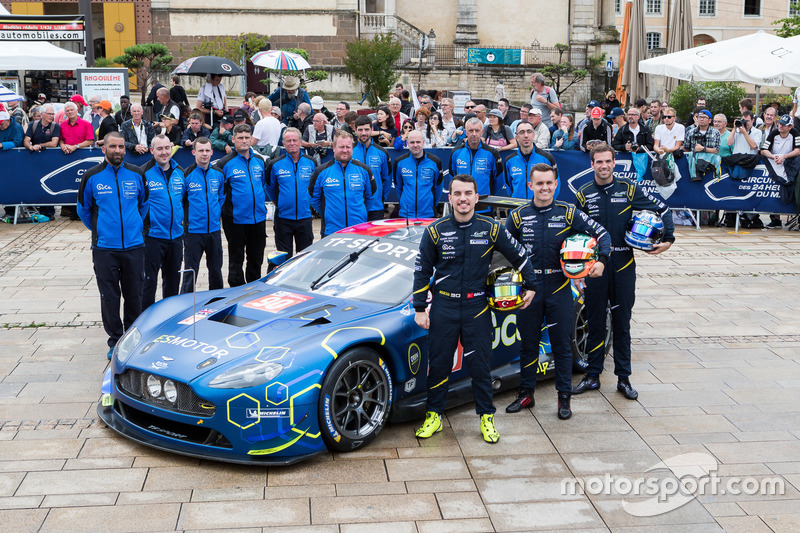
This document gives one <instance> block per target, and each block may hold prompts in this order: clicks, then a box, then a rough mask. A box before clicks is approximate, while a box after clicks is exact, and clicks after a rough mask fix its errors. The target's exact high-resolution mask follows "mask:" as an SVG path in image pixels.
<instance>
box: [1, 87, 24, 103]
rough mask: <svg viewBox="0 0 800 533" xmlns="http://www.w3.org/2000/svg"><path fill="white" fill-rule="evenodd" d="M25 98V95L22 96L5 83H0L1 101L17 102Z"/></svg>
mask: <svg viewBox="0 0 800 533" xmlns="http://www.w3.org/2000/svg"><path fill="white" fill-rule="evenodd" d="M24 99H25V97H24V96H20V95H18V94H17V93H15V92H14V91H12V90H11V89H9V88H8V87H6V86H5V85H2V84H0V102H16V101H18V100H24Z"/></svg>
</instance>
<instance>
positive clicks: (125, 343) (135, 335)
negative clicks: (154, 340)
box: [114, 328, 142, 363]
mask: <svg viewBox="0 0 800 533" xmlns="http://www.w3.org/2000/svg"><path fill="white" fill-rule="evenodd" d="M141 341H142V332H141V331H139V330H138V329H136V328H131V329H129V330H128V331H127V332H126V333H125V335H123V336H122V338H121V339H120V340H119V342H117V346H116V347H115V348H114V355H115V356H116V358H117V361H119V362H120V363H124V362H125V361H127V360H128V357H130V355H131V354H132V353H133V349H134V348H136V345H137V344H139V343H140V342H141Z"/></svg>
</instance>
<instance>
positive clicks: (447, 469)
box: [385, 458, 469, 481]
mask: <svg viewBox="0 0 800 533" xmlns="http://www.w3.org/2000/svg"><path fill="white" fill-rule="evenodd" d="M385 463H386V470H387V472H388V473H389V481H422V480H438V479H468V478H469V470H468V469H467V465H466V463H465V462H464V459H463V458H458V459H456V458H452V459H451V458H435V459H389V460H387V461H386V462H385Z"/></svg>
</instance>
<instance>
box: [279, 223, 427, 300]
mask: <svg viewBox="0 0 800 533" xmlns="http://www.w3.org/2000/svg"><path fill="white" fill-rule="evenodd" d="M366 242H368V241H365V242H364V243H361V242H359V240H358V239H345V238H340V239H338V242H337V240H336V239H334V240H327V242H326V241H321V242H320V243H318V244H315V245H314V246H313V247H312V248H310V249H306V250H305V251H303V252H301V253H300V254H298V255H297V256H296V257H295V258H293V259H292V260H291V261H289V262H288V263H285V264H284V265H282V266H281V267H280V268H278V269H277V270H276V271H275V272H273V273H272V275H270V276H269V277H268V278H267V279H266V283H267V284H268V285H273V286H276V287H283V288H287V289H294V290H302V291H311V290H312V289H311V285H312V283H313V282H314V281H315V280H317V279H319V277H320V274H322V273H324V272H327V271H329V270H331V269H332V267H334V266H335V265H336V264H337V263H341V262H345V261H346V258H347V256H348V255H349V254H351V253H352V252H354V251H357V250H358V248H359V247H361V246H363V245H364V244H365V243H366ZM415 255H416V250H412V249H409V248H408V247H406V246H402V245H400V244H399V243H397V244H395V243H391V242H388V243H387V242H386V241H384V242H382V243H379V244H378V243H376V244H375V245H373V246H372V247H371V248H370V249H368V250H366V251H365V252H364V253H363V254H362V255H360V256H359V257H358V258H356V259H355V260H354V261H351V262H347V264H345V266H344V267H343V268H341V269H333V270H332V272H334V273H333V276H331V277H330V278H327V277H326V278H324V282H319V283H318V284H317V286H316V288H315V289H313V292H315V293H318V294H324V295H327V296H334V297H337V298H343V299H352V300H360V301H365V302H372V303H380V304H385V305H397V304H399V303H401V302H402V301H403V300H405V299H407V298H408V295H409V294H410V293H411V286H412V284H413V280H414V275H413V272H414V261H413V257H414V256H415Z"/></svg>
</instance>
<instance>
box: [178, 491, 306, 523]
mask: <svg viewBox="0 0 800 533" xmlns="http://www.w3.org/2000/svg"><path fill="white" fill-rule="evenodd" d="M177 524H178V526H177V529H208V528H212V529H213V528H217V529H225V528H240V527H248V526H251V525H253V524H259V525H261V526H290V525H298V526H307V525H310V524H311V522H310V521H309V514H308V499H307V498H298V499H287V500H269V501H265V500H240V501H236V502H208V503H184V504H183V505H182V506H181V511H180V518H179V519H178V522H177ZM172 527H173V528H174V527H175V526H174V524H173V526H172Z"/></svg>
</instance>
